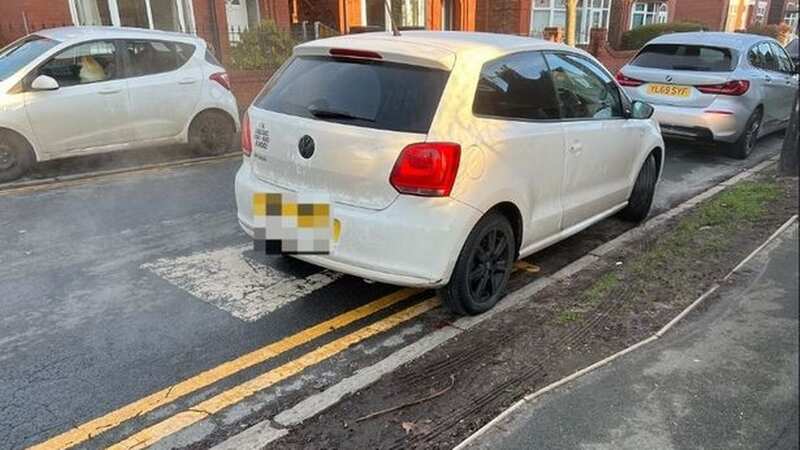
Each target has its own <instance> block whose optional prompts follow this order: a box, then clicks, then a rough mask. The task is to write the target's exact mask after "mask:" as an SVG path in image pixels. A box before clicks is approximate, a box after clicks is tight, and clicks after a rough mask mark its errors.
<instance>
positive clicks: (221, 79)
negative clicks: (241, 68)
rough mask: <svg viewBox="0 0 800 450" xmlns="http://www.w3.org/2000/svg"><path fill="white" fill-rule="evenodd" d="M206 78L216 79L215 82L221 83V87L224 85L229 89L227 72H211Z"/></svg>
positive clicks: (229, 83)
mask: <svg viewBox="0 0 800 450" xmlns="http://www.w3.org/2000/svg"><path fill="white" fill-rule="evenodd" d="M208 79H209V80H211V81H216V82H217V83H219V84H220V85H222V87H224V88H225V89H227V90H229V91H230V90H231V77H229V76H228V73H227V72H217V73H214V74H211V76H210V77H208Z"/></svg>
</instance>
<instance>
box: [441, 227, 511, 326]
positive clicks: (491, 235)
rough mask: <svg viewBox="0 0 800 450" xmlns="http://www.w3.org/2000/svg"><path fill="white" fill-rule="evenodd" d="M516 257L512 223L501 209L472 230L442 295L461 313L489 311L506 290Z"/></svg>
mask: <svg viewBox="0 0 800 450" xmlns="http://www.w3.org/2000/svg"><path fill="white" fill-rule="evenodd" d="M515 257H516V240H515V238H514V231H513V229H512V228H511V223H510V222H509V221H508V219H507V218H506V217H505V216H503V215H502V214H500V213H499V212H490V213H489V214H487V215H486V216H484V217H483V218H481V220H480V221H478V223H477V224H476V225H475V228H473V230H472V232H470V234H469V236H468V237H467V241H466V242H465V243H464V247H463V248H462V249H461V253H460V255H459V257H458V261H457V262H456V266H455V268H454V269H453V275H452V276H451V278H450V283H448V284H447V286H445V287H443V288H441V289H440V290H439V297H440V298H441V299H442V302H443V303H444V304H445V305H446V306H447V307H448V308H450V310H451V311H453V312H454V313H456V314H459V315H465V314H470V315H476V314H480V313H482V312H485V311H488V310H489V309H491V308H492V307H493V306H494V305H495V304H497V302H498V301H499V300H500V298H501V297H502V296H503V294H504V293H505V289H506V285H507V284H508V279H509V277H510V276H511V270H512V267H513V264H514V259H515Z"/></svg>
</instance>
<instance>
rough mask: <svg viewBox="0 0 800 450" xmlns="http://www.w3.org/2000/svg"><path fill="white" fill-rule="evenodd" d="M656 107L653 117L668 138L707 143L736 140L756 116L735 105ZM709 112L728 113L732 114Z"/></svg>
mask: <svg viewBox="0 0 800 450" xmlns="http://www.w3.org/2000/svg"><path fill="white" fill-rule="evenodd" d="M653 106H654V108H655V114H654V115H653V117H654V118H655V119H656V120H657V121H658V123H659V124H660V125H661V132H662V134H663V135H664V136H665V137H675V138H683V139H695V140H705V141H721V142H734V141H736V139H738V138H739V136H740V135H741V133H742V131H743V130H744V127H745V124H746V123H747V119H748V118H749V117H750V114H751V113H752V111H747V110H745V109H744V108H741V107H738V106H735V105H724V106H721V105H720V106H717V105H714V104H712V105H711V106H709V107H706V108H687V107H678V106H667V105H653ZM709 111H726V112H730V113H731V114H722V113H719V112H709Z"/></svg>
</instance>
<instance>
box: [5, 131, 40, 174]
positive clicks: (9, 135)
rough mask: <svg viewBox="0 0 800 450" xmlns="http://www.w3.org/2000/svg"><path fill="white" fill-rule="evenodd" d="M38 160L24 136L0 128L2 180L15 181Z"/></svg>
mask: <svg viewBox="0 0 800 450" xmlns="http://www.w3.org/2000/svg"><path fill="white" fill-rule="evenodd" d="M35 162H36V157H35V156H34V153H33V148H31V145H30V144H29V143H28V141H27V140H25V138H23V137H22V136H20V135H18V134H16V133H14V132H11V131H5V130H0V182H7V181H14V180H17V179H19V178H20V177H22V176H23V175H25V174H27V173H28V171H29V170H30V169H31V167H33V165H34V163H35Z"/></svg>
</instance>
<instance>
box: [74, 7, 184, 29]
mask: <svg viewBox="0 0 800 450" xmlns="http://www.w3.org/2000/svg"><path fill="white" fill-rule="evenodd" d="M69 7H70V13H71V14H72V22H73V23H74V24H75V25H76V26H95V25H111V26H117V27H135V28H148V29H151V30H164V31H181V32H184V33H193V32H194V31H195V28H194V12H193V7H192V0H69Z"/></svg>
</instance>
